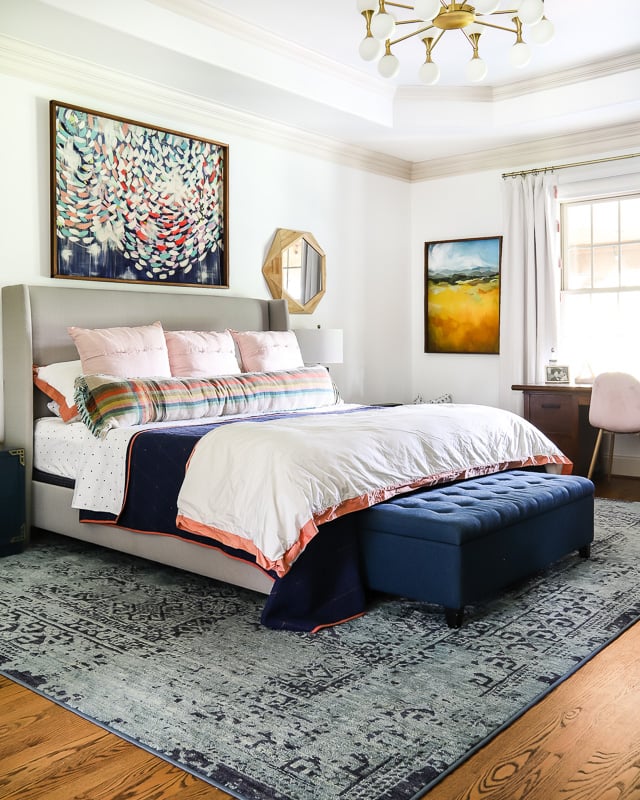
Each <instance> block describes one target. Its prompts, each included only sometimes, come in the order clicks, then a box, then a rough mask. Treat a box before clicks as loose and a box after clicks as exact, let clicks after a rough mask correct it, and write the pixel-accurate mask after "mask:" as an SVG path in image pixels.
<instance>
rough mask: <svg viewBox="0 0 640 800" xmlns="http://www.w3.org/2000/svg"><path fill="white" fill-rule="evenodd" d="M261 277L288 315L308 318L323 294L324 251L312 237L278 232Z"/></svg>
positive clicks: (288, 231) (289, 231)
mask: <svg viewBox="0 0 640 800" xmlns="http://www.w3.org/2000/svg"><path fill="white" fill-rule="evenodd" d="M262 274H263V275H264V277H265V280H266V281H267V285H268V286H269V290H270V292H271V296H272V297H273V298H274V299H276V300H279V299H280V298H284V299H285V300H286V301H287V305H288V306H289V313H290V314H310V313H311V312H312V311H313V310H314V309H315V307H316V306H317V305H318V303H319V302H320V300H321V299H322V296H323V295H324V293H325V288H326V258H325V254H324V251H323V249H322V248H321V247H320V245H319V244H318V242H317V241H316V240H315V238H314V237H313V236H312V234H310V233H307V232H306V231H292V230H288V229H287V228H278V230H277V231H276V233H275V236H274V237H273V242H272V243H271V247H270V249H269V252H268V253H267V258H266V260H265V262H264V265H263V267H262Z"/></svg>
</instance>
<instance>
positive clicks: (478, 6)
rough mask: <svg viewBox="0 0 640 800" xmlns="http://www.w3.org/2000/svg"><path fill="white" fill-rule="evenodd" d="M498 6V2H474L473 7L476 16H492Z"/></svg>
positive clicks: (492, 0)
mask: <svg viewBox="0 0 640 800" xmlns="http://www.w3.org/2000/svg"><path fill="white" fill-rule="evenodd" d="M499 5H500V0H475V3H473V7H474V8H475V10H476V14H493V12H494V11H496V10H497V8H498V6H499Z"/></svg>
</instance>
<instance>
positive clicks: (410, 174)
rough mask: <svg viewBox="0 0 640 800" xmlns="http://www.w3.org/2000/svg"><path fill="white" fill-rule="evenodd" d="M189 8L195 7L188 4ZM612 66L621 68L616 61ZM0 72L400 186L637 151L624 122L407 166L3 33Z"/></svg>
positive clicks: (75, 97) (82, 100)
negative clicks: (629, 149)
mask: <svg viewBox="0 0 640 800" xmlns="http://www.w3.org/2000/svg"><path fill="white" fill-rule="evenodd" d="M170 1H171V0H154V2H170ZM194 1H197V0H189V2H194ZM639 59H640V56H638V57H634V58H631V59H629V60H625V61H624V63H626V64H635V63H637V61H638V60H639ZM618 62H619V64H622V63H623V61H622V60H618ZM0 72H3V73H5V74H7V75H10V76H14V77H17V78H21V79H28V80H32V81H34V82H37V83H39V84H42V85H44V86H50V87H51V93H52V94H51V96H57V97H60V95H61V94H62V93H66V94H68V95H71V96H70V97H69V102H76V103H78V104H79V105H86V104H89V103H93V104H95V105H96V106H97V107H98V108H100V107H102V108H103V109H104V110H105V111H109V110H110V109H111V110H113V109H116V113H117V110H118V109H121V108H122V106H123V104H126V105H130V106H132V107H135V108H136V114H137V113H138V110H140V113H142V112H143V111H144V112H145V113H147V114H149V118H150V119H158V118H159V117H160V118H163V117H168V118H169V119H171V120H182V121H183V122H184V123H185V124H186V125H189V126H194V127H195V128H196V129H198V130H202V128H203V126H206V127H207V128H209V129H211V131H212V133H211V136H212V137H213V138H215V139H217V140H221V139H223V138H225V137H226V136H228V135H238V136H243V137H247V138H250V139H252V140H255V141H259V142H261V143H263V144H270V145H273V146H275V147H280V148H283V149H286V150H288V151H293V152H298V153H301V154H304V155H308V156H313V157H316V158H321V159H323V160H326V161H330V162H333V163H337V164H340V165H342V166H347V167H353V168H355V169H360V170H363V171H366V172H371V173H373V174H377V175H381V176H385V177H391V178H395V179H398V180H402V181H407V182H420V181H428V180H432V179H435V178H443V177H450V176H455V175H463V174H466V173H473V172H480V171H485V170H500V171H505V170H509V169H512V168H513V169H521V168H522V167H523V165H529V164H531V165H535V163H536V162H543V163H545V164H546V163H548V162H554V161H556V162H557V161H560V160H563V159H568V160H570V161H575V160H576V159H577V158H580V157H581V156H587V157H592V156H597V155H598V154H600V153H602V154H607V153H611V152H615V151H618V150H625V149H628V148H633V149H637V145H638V124H637V123H629V124H623V125H618V126H607V127H602V128H597V129H593V130H586V131H580V132H577V133H567V134H563V135H561V136H554V137H549V138H545V139H536V140H532V141H525V142H520V143H517V144H512V145H506V146H504V147H499V148H492V149H488V150H483V151H478V152H471V153H462V154H459V155H455V156H448V157H443V158H439V159H433V160H427V161H421V162H415V163H412V162H410V161H407V160H404V159H401V158H398V157H395V156H390V155H387V154H384V153H380V152H377V151H374V150H371V149H367V148H366V147H362V146H358V145H351V144H349V143H347V142H343V141H339V140H337V139H333V138H330V137H327V136H320V135H318V134H313V133H310V132H308V131H305V130H303V129H298V128H294V127H292V126H287V125H284V124H281V123H277V122H274V121H272V120H269V119H266V118H263V117H260V116H257V115H255V114H248V113H245V112H242V111H237V110H234V109H231V108H228V107H226V106H222V105H220V104H216V103H215V102H213V101H211V100H209V99H207V98H205V97H201V96H197V95H191V94H188V93H186V92H183V91H177V90H175V89H172V88H170V87H168V86H165V85H163V84H159V83H156V82H153V81H148V80H143V79H141V78H138V77H136V76H134V75H131V74H127V73H123V72H119V71H117V70H113V69H110V68H106V67H103V66H99V65H97V64H94V63H92V62H89V61H86V60H83V59H79V58H77V57H72V56H68V55H64V54H61V53H59V52H56V51H53V50H50V49H48V48H45V47H41V46H39V45H34V44H31V43H28V42H24V41H22V40H18V39H14V38H12V37H9V36H5V35H2V34H0ZM600 74H602V73H600ZM442 88H444V87H442ZM465 91H466V90H465ZM474 94H475V93H474ZM87 98H90V99H87Z"/></svg>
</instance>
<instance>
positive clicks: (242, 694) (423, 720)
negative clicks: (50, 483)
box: [0, 500, 640, 800]
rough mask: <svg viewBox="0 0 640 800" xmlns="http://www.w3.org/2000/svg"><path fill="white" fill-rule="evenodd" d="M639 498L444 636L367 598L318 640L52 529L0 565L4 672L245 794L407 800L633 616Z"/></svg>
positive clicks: (399, 604)
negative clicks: (365, 609)
mask: <svg viewBox="0 0 640 800" xmlns="http://www.w3.org/2000/svg"><path fill="white" fill-rule="evenodd" d="M639 564H640V503H624V502H618V501H609V500H597V501H596V541H595V543H594V546H593V554H592V559H591V560H590V561H584V560H582V559H580V558H579V557H577V556H569V557H567V558H566V559H564V560H562V561H561V562H559V563H558V564H556V565H555V566H554V567H552V568H551V569H549V570H547V571H546V572H545V573H543V574H541V575H538V576H536V577H535V578H533V579H532V580H530V581H528V582H526V583H525V584H522V585H520V586H519V587H517V588H514V589H513V590H512V591H510V592H509V593H507V594H505V595H504V596H503V597H501V598H500V599H498V600H495V601H493V602H489V603H487V604H485V605H482V606H476V607H474V608H472V609H470V610H469V611H470V613H469V614H468V616H467V619H466V621H465V624H464V626H463V627H462V629H460V630H456V631H452V630H449V629H448V628H447V627H446V625H445V623H444V620H443V615H442V612H441V610H440V609H438V608H435V607H433V606H428V605H425V604H422V603H415V602H410V601H407V600H402V599H389V598H379V599H378V600H377V601H376V602H375V603H374V605H373V607H372V609H371V611H370V613H369V614H367V615H366V616H365V617H363V618H360V619H357V620H353V621H352V622H349V623H347V624H344V625H341V626H338V627H336V628H333V629H328V630H324V631H322V632H320V633H317V634H300V633H290V632H278V631H272V630H267V629H264V628H261V627H260V625H259V623H258V619H259V616H260V608H261V604H262V599H261V597H260V596H259V595H256V594H254V593H252V592H248V591H243V590H238V589H235V588H233V587H230V586H227V585H224V584H219V583H216V582H213V581H210V580H207V579H205V578H200V577H197V576H193V575H189V574H186V573H184V572H180V571H177V570H172V569H170V568H164V567H159V566H157V565H153V564H150V563H149V562H145V561H142V560H139V559H136V558H133V557H127V556H122V555H120V554H117V553H114V552H110V551H108V550H104V549H101V548H98V547H94V546H91V545H86V544H83V543H79V542H74V541H73V540H67V539H64V538H62V537H54V536H51V537H43V538H40V539H38V540H37V541H36V542H35V543H34V545H33V546H32V547H31V548H30V549H29V550H28V551H26V552H25V553H23V554H21V555H17V556H10V557H7V558H4V559H0V670H1V671H2V673H3V674H4V675H6V676H7V677H9V678H12V679H14V680H17V681H19V682H21V683H23V684H25V685H26V686H28V687H31V688H33V689H35V690H37V691H39V692H40V693H42V694H43V695H45V696H46V697H49V698H51V699H53V700H55V701H57V702H58V703H61V704H63V705H65V706H67V707H68V708H71V709H72V710H75V711H77V712H79V713H81V714H82V715H84V716H86V717H88V718H90V719H92V720H94V721H97V722H98V723H99V724H101V725H103V726H105V727H107V728H109V729H110V730H113V731H114V732H116V733H119V734H121V735H122V736H124V737H125V738H128V739H130V740H132V741H135V742H136V743H139V744H141V745H142V746H144V747H146V748H147V749H150V750H152V751H153V752H157V753H158V754H160V755H161V756H163V757H164V758H166V759H167V760H169V761H171V762H173V763H176V764H178V765H179V766H181V767H184V768H185V769H188V770H189V771H191V772H193V773H194V774H196V775H199V776H201V777H203V778H204V779H205V780H208V781H209V782H211V783H213V784H214V785H216V786H219V787H221V788H223V789H224V790H226V791H227V792H229V793H230V794H232V795H234V796H237V797H240V798H244V799H245V800H278V799H279V800H336V799H337V798H341V800H383V799H384V800H408V798H417V797H420V796H422V794H423V793H424V792H425V790H426V789H427V788H428V787H429V786H431V785H433V783H434V782H436V781H437V780H438V779H439V778H440V777H442V775H443V774H444V773H446V771H447V770H449V769H451V768H452V766H454V765H455V764H456V763H459V762H460V761H461V759H463V758H464V757H465V756H467V755H468V754H469V753H470V752H471V751H472V750H473V749H474V748H477V747H478V746H479V744H480V743H482V742H484V741H486V740H487V739H488V738H489V737H491V736H492V735H494V734H495V733H496V732H497V731H498V730H499V729H500V728H501V727H503V726H504V725H505V724H507V723H508V722H510V721H512V720H513V719H514V718H515V717H516V716H517V715H518V714H520V713H521V712H522V711H523V710H524V709H525V708H526V707H527V706H528V705H530V704H531V703H532V702H534V701H535V700H536V699H539V698H540V697H541V696H542V695H544V694H545V693H546V692H548V691H549V689H550V688H551V687H552V686H553V685H554V684H556V683H557V682H558V681H560V680H561V679H562V678H563V677H566V676H567V674H568V673H570V672H571V671H572V670H574V669H575V668H576V666H577V665H579V664H580V663H581V662H582V661H583V660H584V659H586V658H588V657H589V656H590V655H592V654H593V653H594V651H596V650H597V649H598V648H601V647H602V646H603V645H604V644H605V643H606V642H608V641H610V640H611V639H612V638H614V637H615V636H616V635H617V634H619V633H620V632H621V631H622V630H623V629H625V628H626V627H627V626H628V625H629V624H630V623H632V622H633V621H635V620H636V619H637V618H638V616H640V581H638V566H639Z"/></svg>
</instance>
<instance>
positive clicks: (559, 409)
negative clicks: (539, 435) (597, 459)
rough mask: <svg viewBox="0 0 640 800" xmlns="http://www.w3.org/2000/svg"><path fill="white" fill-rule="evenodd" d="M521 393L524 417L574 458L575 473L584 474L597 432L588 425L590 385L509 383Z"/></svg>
mask: <svg viewBox="0 0 640 800" xmlns="http://www.w3.org/2000/svg"><path fill="white" fill-rule="evenodd" d="M511 388H512V389H513V390H514V391H520V392H523V393H524V416H525V419H527V420H529V422H531V423H532V424H533V425H535V426H536V428H539V429H540V430H541V431H542V432H543V433H544V434H545V436H548V437H549V439H551V441H552V442H553V443H554V444H556V445H557V446H558V447H559V448H560V449H561V450H562V452H563V453H564V454H565V455H566V456H568V457H569V458H570V459H571V460H572V461H573V472H574V474H575V475H586V474H587V472H588V470H589V462H590V460H591V454H592V453H593V447H594V445H595V441H596V435H597V431H596V429H595V428H592V427H591V425H589V403H590V401H591V386H575V385H573V384H563V385H554V384H535V385H525V386H512V387H511Z"/></svg>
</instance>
